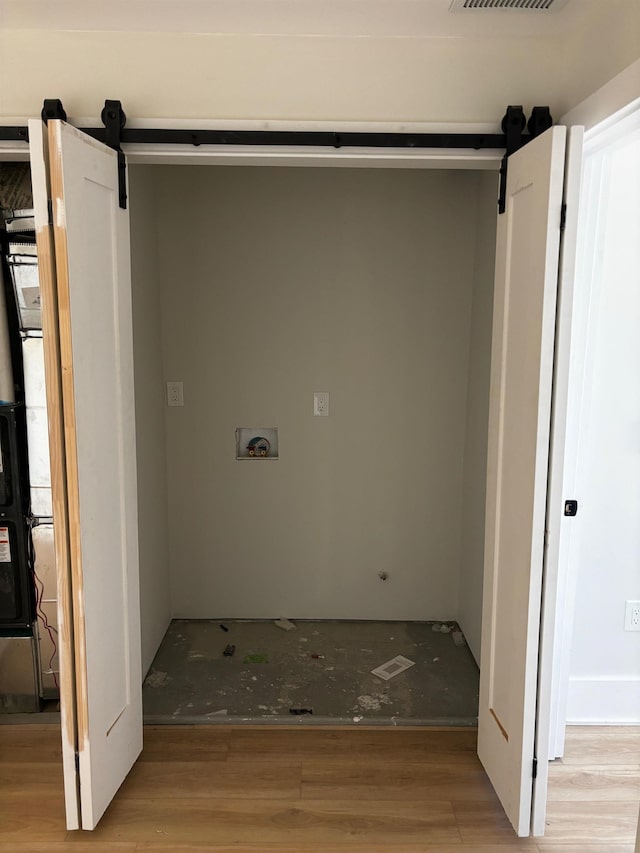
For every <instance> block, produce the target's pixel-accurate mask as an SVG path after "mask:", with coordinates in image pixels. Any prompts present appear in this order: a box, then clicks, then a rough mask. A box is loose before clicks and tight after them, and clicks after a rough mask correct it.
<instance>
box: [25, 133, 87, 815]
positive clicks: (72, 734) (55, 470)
mask: <svg viewBox="0 0 640 853" xmlns="http://www.w3.org/2000/svg"><path fill="white" fill-rule="evenodd" d="M37 125H38V126H37V131H38V133H35V132H34V133H32V134H31V143H30V144H31V145H34V146H37V151H36V155H37V156H35V157H33V158H32V163H31V169H32V179H33V182H34V186H35V185H37V186H38V187H39V192H38V193H36V192H34V204H35V205H37V206H40V205H42V207H39V209H37V210H36V211H35V213H36V226H37V227H36V247H37V255H38V277H39V286H40V298H41V304H42V334H43V353H44V372H45V387H46V409H47V431H48V440H49V457H50V472H51V497H52V512H53V522H54V529H53V537H54V556H55V570H56V592H57V611H58V625H57V639H58V644H57V645H58V666H59V679H60V680H59V683H58V688H59V691H60V698H61V702H60V725H58V726H57V728H58V730H59V731H60V736H61V738H62V740H63V744H62V746H63V757H64V760H65V762H68V764H70V765H71V768H73V774H74V777H75V801H74V802H73V803H71V802H67V803H66V805H65V809H66V812H67V822H68V824H69V825H76V824H77V823H78V821H79V814H80V788H79V783H78V781H79V780H78V778H77V775H76V774H75V763H74V761H73V759H72V756H75V754H76V752H77V748H78V732H77V708H76V701H75V696H76V693H75V691H76V681H75V652H74V630H73V607H72V596H71V564H70V555H69V523H68V508H67V478H66V461H65V460H66V454H65V443H64V424H63V402H62V377H61V367H60V340H59V329H58V295H57V281H56V259H55V248H54V239H53V230H52V227H51V224H50V223H49V215H48V210H46V209H43V208H44V205H45V204H46V201H47V199H48V196H49V190H50V175H49V163H48V159H49V158H48V145H47V135H46V132H45V131H44V129H43V128H42V126H41V125H40V124H39V123H37ZM41 195H42V196H44V197H42V198H41V197H40V196H41ZM67 766H68V765H67ZM69 769H70V768H69Z"/></svg>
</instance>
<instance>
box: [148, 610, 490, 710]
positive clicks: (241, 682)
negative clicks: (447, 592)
mask: <svg viewBox="0 0 640 853" xmlns="http://www.w3.org/2000/svg"><path fill="white" fill-rule="evenodd" d="M222 624H223V625H225V626H226V627H227V628H228V631H224V630H223V629H222V628H221V627H220V625H221V621H218V620H215V621H213V620H212V621H203V620H182V619H176V620H174V621H173V622H172V623H171V625H170V626H169V629H168V631H167V633H166V635H165V637H164V639H163V641H162V644H161V645H160V648H159V650H158V653H157V655H156V657H155V659H154V661H153V665H152V666H151V669H150V671H149V673H148V674H147V677H146V679H145V682H144V686H143V691H142V695H143V704H144V715H145V722H146V723H156V724H157V723H171V724H176V723H178V724H179V723H184V724H194V723H226V724H230V723H233V724H238V723H245V724H249V723H251V724H253V725H256V724H261V723H263V724H268V725H274V724H276V725H278V724H286V725H291V724H292V723H293V724H301V725H318V724H322V725H326V724H340V725H345V724H346V725H350V724H351V725H353V724H360V725H452V726H475V725H476V724H477V715H478V680H479V671H478V667H477V665H476V663H475V660H474V659H473V656H472V655H471V652H470V651H469V649H468V647H467V646H466V645H464V646H462V647H458V646H456V645H455V643H454V642H453V639H452V636H451V634H442V633H435V632H434V631H433V629H432V625H433V623H432V622H312V621H297V622H295V625H296V628H295V629H294V630H290V631H284V630H282V629H281V628H278V627H277V626H276V625H275V624H274V623H273V622H269V621H245V620H234V619H229V620H222ZM227 645H234V646H235V654H234V655H233V657H225V656H224V654H223V652H224V649H225V647H226V646H227ZM313 655H321V656H322V657H319V658H314V657H313ZM396 655H404V656H405V657H407V658H409V659H410V660H412V661H414V662H415V666H412V667H411V668H410V669H407V670H405V671H404V672H401V673H399V674H398V675H396V676H395V677H393V678H391V679H390V680H389V681H383V680H382V679H380V678H378V677H377V676H375V675H372V673H371V670H372V669H374V668H375V667H377V666H380V665H381V664H383V663H385V662H387V661H388V660H390V659H391V658H394V657H395V656H396ZM250 656H254V657H253V658H251V657H250ZM260 656H263V657H264V658H266V659H265V660H264V661H263V662H258V661H260ZM291 708H294V709H310V710H312V711H313V714H300V715H294V714H292V713H291V712H290V709H291Z"/></svg>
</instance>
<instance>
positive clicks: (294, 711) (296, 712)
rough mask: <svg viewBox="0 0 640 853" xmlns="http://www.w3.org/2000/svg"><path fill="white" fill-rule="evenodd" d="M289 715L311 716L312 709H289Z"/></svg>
mask: <svg viewBox="0 0 640 853" xmlns="http://www.w3.org/2000/svg"><path fill="white" fill-rule="evenodd" d="M289 713H290V714H293V715H294V716H295V717H301V716H302V715H303V714H313V708H289Z"/></svg>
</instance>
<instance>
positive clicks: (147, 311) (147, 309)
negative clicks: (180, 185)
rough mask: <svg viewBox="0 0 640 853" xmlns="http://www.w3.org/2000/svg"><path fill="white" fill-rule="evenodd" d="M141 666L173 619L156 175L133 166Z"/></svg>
mask: <svg viewBox="0 0 640 853" xmlns="http://www.w3.org/2000/svg"><path fill="white" fill-rule="evenodd" d="M129 189H130V192H129V206H130V213H131V256H132V268H131V281H132V294H133V328H134V335H133V341H134V366H135V377H134V378H135V395H136V433H137V446H136V453H137V466H138V523H139V548H140V622H141V633H142V671H143V673H146V672H147V670H148V669H149V667H150V666H151V661H152V660H153V657H154V655H155V653H156V650H157V648H158V646H159V645H160V642H161V640H162V637H163V636H164V633H165V631H166V630H167V626H168V624H169V621H170V619H171V604H170V596H169V554H168V549H167V478H166V442H165V423H164V414H165V413H164V394H163V372H162V345H161V324H160V298H159V289H158V265H157V260H158V252H157V237H156V216H155V207H156V202H155V185H154V175H153V172H152V171H150V170H149V169H145V168H141V167H136V166H132V167H130V168H129Z"/></svg>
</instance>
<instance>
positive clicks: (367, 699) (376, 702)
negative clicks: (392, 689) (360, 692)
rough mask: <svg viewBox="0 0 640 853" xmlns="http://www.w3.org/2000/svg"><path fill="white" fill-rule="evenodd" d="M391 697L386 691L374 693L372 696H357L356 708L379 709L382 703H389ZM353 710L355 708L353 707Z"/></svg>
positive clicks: (364, 709) (363, 709)
mask: <svg viewBox="0 0 640 853" xmlns="http://www.w3.org/2000/svg"><path fill="white" fill-rule="evenodd" d="M390 704H391V699H389V697H388V696H387V695H386V693H376V694H375V695H372V696H358V706H359V708H358V709H357V710H361V711H379V710H380V709H381V708H382V706H383V705H390ZM354 710H356V709H355V708H354Z"/></svg>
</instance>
